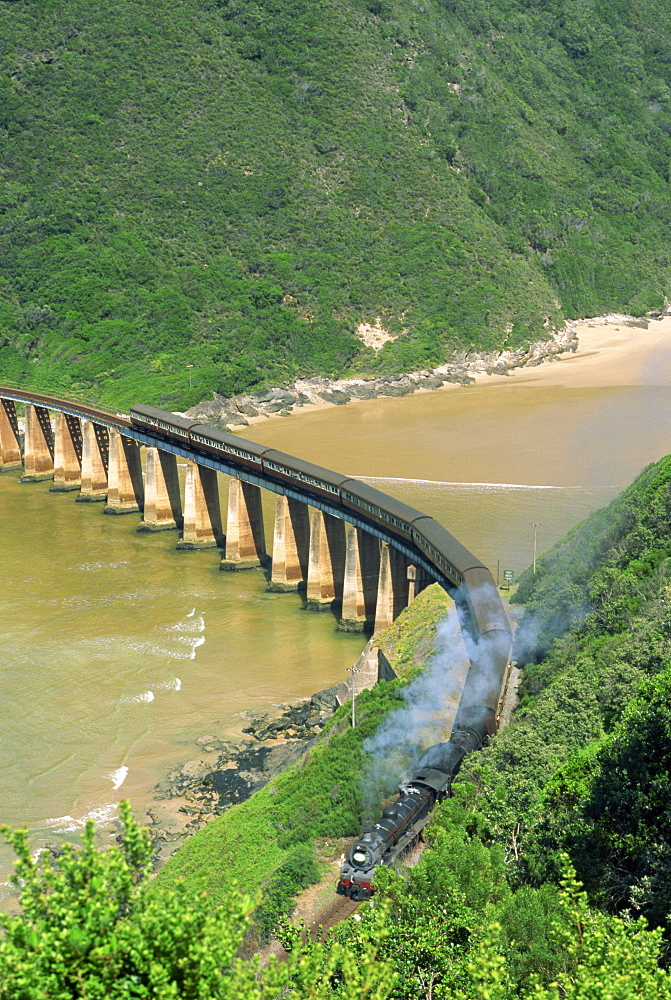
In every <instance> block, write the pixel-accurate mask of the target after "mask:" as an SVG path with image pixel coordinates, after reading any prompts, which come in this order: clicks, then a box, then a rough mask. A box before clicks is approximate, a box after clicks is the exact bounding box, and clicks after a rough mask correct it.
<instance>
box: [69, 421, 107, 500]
mask: <svg viewBox="0 0 671 1000" xmlns="http://www.w3.org/2000/svg"><path fill="white" fill-rule="evenodd" d="M108 468H109V432H108V430H107V428H106V427H103V426H102V424H94V423H93V421H92V420H82V488H81V490H80V493H79V496H78V497H77V499H76V501H75V502H76V503H99V502H100V501H105V500H107V470H108Z"/></svg>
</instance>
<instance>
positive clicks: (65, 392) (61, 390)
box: [0, 375, 99, 406]
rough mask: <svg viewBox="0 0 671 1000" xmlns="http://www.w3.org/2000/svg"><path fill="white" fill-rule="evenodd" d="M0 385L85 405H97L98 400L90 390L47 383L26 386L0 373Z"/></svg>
mask: <svg viewBox="0 0 671 1000" xmlns="http://www.w3.org/2000/svg"><path fill="white" fill-rule="evenodd" d="M0 385H3V386H6V387H7V389H15V390H16V391H17V392H20V391H22V390H23V391H25V392H33V393H36V394H38V395H40V396H52V397H54V398H56V399H63V400H70V401H71V402H73V403H82V404H84V405H85V406H98V405H99V400H98V398H97V397H96V396H94V395H93V393H92V392H87V391H86V390H84V389H77V388H76V387H71V386H67V387H66V386H47V385H39V386H37V385H31V386H27V385H26V384H25V382H15V381H13V380H12V379H8V378H4V377H3V376H2V375H0Z"/></svg>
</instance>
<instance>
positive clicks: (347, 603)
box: [338, 524, 380, 632]
mask: <svg viewBox="0 0 671 1000" xmlns="http://www.w3.org/2000/svg"><path fill="white" fill-rule="evenodd" d="M379 575H380V543H379V541H378V540H377V538H375V536H374V535H371V534H369V532H367V531H362V530H361V528H355V527H354V525H353V524H346V525H345V578H344V583H343V598H342V610H341V618H340V621H339V622H338V629H339V630H340V631H342V632H365V631H367V629H371V630H372V628H373V624H374V622H375V607H376V600H377V588H378V579H379Z"/></svg>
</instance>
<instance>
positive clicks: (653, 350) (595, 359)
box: [439, 316, 671, 391]
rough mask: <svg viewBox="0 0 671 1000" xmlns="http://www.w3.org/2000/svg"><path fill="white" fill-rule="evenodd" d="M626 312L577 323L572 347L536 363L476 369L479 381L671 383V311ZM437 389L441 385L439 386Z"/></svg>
mask: <svg viewBox="0 0 671 1000" xmlns="http://www.w3.org/2000/svg"><path fill="white" fill-rule="evenodd" d="M635 322H636V321H635V320H631V319H629V318H628V317H608V316H605V317H597V318H596V319H587V320H584V321H583V322H581V323H579V324H576V325H575V326H574V327H573V329H574V330H575V332H576V334H577V336H578V349H577V351H576V352H575V353H570V352H567V353H565V354H561V355H558V356H557V357H556V359H555V360H553V361H548V362H546V363H545V364H542V365H539V366H538V367H537V368H519V369H516V370H515V372H514V373H513V374H512V375H508V376H501V375H477V376H476V383H477V384H479V385H483V384H484V385H500V384H502V383H505V384H507V385H512V384H523V383H524V384H528V385H535V386H544V385H547V386H549V385H561V386H565V387H566V388H575V389H578V388H588V387H601V386H614V385H671V316H664V317H663V318H662V319H659V320H650V321H649V322H648V327H647V329H645V327H644V326H634V325H631V324H633V323H635ZM439 391H442V390H439Z"/></svg>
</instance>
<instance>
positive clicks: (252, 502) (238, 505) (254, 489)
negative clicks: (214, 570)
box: [219, 478, 270, 570]
mask: <svg viewBox="0 0 671 1000" xmlns="http://www.w3.org/2000/svg"><path fill="white" fill-rule="evenodd" d="M269 561H270V560H269V558H268V555H267V554H266V535H265V530H264V527H263V509H262V507H261V489H260V487H258V486H255V485H254V484H253V483H245V482H243V481H242V480H241V479H234V478H231V479H229V483H228V515H227V518H226V551H225V554H224V558H223V559H222V560H221V565H220V566H219V569H222V570H239V569H254V568H255V567H257V566H267V565H268V563H269Z"/></svg>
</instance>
